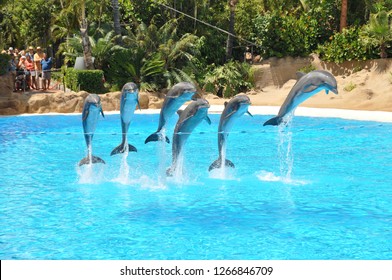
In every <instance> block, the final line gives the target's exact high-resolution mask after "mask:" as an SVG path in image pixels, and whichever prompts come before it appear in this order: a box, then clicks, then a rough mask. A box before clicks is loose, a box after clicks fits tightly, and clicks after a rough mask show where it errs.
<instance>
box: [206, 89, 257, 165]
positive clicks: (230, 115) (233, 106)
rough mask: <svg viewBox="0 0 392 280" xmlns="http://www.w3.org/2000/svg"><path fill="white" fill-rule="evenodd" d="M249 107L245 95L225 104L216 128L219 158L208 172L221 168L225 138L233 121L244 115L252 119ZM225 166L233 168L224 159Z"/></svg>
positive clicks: (248, 100)
mask: <svg viewBox="0 0 392 280" xmlns="http://www.w3.org/2000/svg"><path fill="white" fill-rule="evenodd" d="M249 105H250V99H249V97H248V96H246V95H237V96H235V97H234V98H232V99H231V100H230V101H229V102H225V109H224V110H223V112H222V115H221V117H220V121H219V127H218V150H219V158H218V159H217V160H215V161H214V162H213V163H212V164H211V165H210V167H209V168H208V171H211V170H212V169H215V168H221V167H222V159H223V157H222V153H225V152H226V140H227V137H228V136H229V131H230V129H231V127H232V126H233V124H234V121H235V120H236V119H238V118H239V117H241V116H242V115H243V114H245V113H247V114H249V115H250V116H251V117H253V116H252V114H251V113H249V111H248V107H249ZM225 166H228V167H233V168H234V164H233V163H232V162H231V161H230V160H228V159H225Z"/></svg>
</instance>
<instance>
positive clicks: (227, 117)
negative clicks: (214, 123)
mask: <svg viewBox="0 0 392 280" xmlns="http://www.w3.org/2000/svg"><path fill="white" fill-rule="evenodd" d="M235 112H236V111H232V112H230V114H227V115H226V116H225V119H229V118H230V117H231V115H233V114H234V113H235Z"/></svg>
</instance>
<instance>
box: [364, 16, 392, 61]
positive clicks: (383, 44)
mask: <svg viewBox="0 0 392 280" xmlns="http://www.w3.org/2000/svg"><path fill="white" fill-rule="evenodd" d="M391 15H392V11H390V12H386V11H380V12H378V13H377V14H371V15H370V20H369V23H368V24H367V25H365V26H364V27H363V29H362V30H361V33H360V36H361V39H362V40H363V42H364V43H365V44H366V45H367V46H369V47H377V48H378V49H379V50H380V57H381V58H386V57H387V48H388V47H389V44H390V42H391V41H392V16H391Z"/></svg>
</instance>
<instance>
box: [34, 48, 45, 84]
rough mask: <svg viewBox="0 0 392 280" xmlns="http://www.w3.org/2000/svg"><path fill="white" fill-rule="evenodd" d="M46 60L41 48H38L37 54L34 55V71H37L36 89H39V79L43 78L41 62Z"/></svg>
mask: <svg viewBox="0 0 392 280" xmlns="http://www.w3.org/2000/svg"><path fill="white" fill-rule="evenodd" d="M43 58H44V52H43V51H42V49H41V47H37V52H36V53H35V54H34V69H35V88H36V89H40V87H39V80H40V79H39V77H40V76H42V65H41V60H42V59H43Z"/></svg>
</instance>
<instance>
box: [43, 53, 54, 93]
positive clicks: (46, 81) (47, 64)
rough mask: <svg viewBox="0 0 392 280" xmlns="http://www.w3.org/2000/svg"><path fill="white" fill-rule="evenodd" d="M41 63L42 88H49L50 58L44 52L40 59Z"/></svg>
mask: <svg viewBox="0 0 392 280" xmlns="http://www.w3.org/2000/svg"><path fill="white" fill-rule="evenodd" d="M41 65H42V89H43V90H47V89H49V85H50V78H51V75H52V73H51V69H52V58H51V57H49V58H48V56H47V55H46V53H44V58H43V59H42V60H41Z"/></svg>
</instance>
